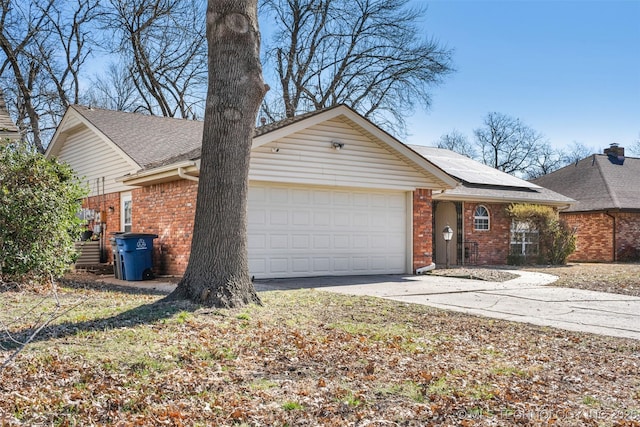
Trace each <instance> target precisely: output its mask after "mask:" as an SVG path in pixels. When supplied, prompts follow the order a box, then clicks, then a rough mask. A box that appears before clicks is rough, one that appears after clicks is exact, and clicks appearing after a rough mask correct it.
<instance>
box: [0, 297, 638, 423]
mask: <svg viewBox="0 0 640 427" xmlns="http://www.w3.org/2000/svg"><path fill="white" fill-rule="evenodd" d="M260 296H261V298H262V300H263V303H264V305H263V306H261V307H258V306H249V307H245V308H243V309H235V310H216V309H206V308H201V307H198V306H194V305H191V304H189V303H180V304H175V303H174V304H168V303H164V302H162V301H161V298H162V296H161V295H153V294H149V293H143V292H142V291H135V290H131V289H119V288H108V287H105V286H104V285H95V286H86V287H65V288H62V289H61V290H60V292H59V301H60V307H61V308H60V309H58V310H60V312H64V308H65V307H68V308H70V310H69V311H68V312H67V313H65V314H64V315H63V316H62V317H60V318H58V319H56V320H55V321H54V322H53V323H52V324H51V325H49V326H48V327H47V328H45V329H44V330H42V331H41V332H40V334H39V335H37V337H36V339H35V340H34V342H32V343H31V344H30V345H29V346H27V347H26V348H25V350H24V351H23V352H21V353H20V354H19V355H18V356H17V357H16V358H15V359H14V360H13V362H12V363H11V364H9V365H8V366H7V367H5V368H4V369H3V370H1V371H0V420H1V423H2V425H7V426H13V425H47V426H48V425H79V426H90V425H122V426H129V425H131V426H133V425H143V426H146V425H149V426H151V425H173V426H182V425H184V426H213V425H220V426H234V425H238V426H298V425H305V426H309V425H310V426H317V425H320V426H344V425H353V426H395V425H402V426H414V425H415V426H423V425H451V426H459V425H463V426H464V425H466V426H473V425H482V426H490V425H496V426H505V425H536V426H537V425H558V426H569V425H571V426H582V425H594V426H600V425H603V426H637V425H640V342H639V341H634V340H625V339H616V338H607V337H601V336H597V335H590V334H580V333H573V332H566V331H561V330H556V329H551V328H541V327H535V326H529V325H525V324H519V323H511V322H505V321H499V320H492V319H486V318H479V317H473V316H468V315H464V314H459V313H452V312H447V311H443V310H437V309H433V308H429V307H424V306H418V305H410V304H404V303H399V302H394V301H386V300H382V299H375V298H368V297H349V296H343V295H337V294H331V293H328V292H322V291H316V290H299V291H286V292H285V291H274V292H265V293H261V294H260ZM44 297H45V296H44V295H42V294H34V293H31V292H26V291H22V292H18V291H15V290H13V291H5V292H2V293H0V298H1V299H2V311H1V312H0V321H1V322H2V325H5V326H7V328H8V331H9V332H10V334H11V337H12V338H14V339H16V340H17V341H20V340H23V339H24V338H25V337H26V336H28V335H29V334H30V332H31V331H33V328H34V327H36V326H37V325H38V322H41V318H38V317H36V315H38V314H40V315H42V314H43V313H46V312H48V311H51V310H54V309H55V308H56V306H55V304H54V302H55V301H54V300H53V299H51V298H45V300H44V302H43V304H42V305H39V306H38V308H37V309H36V310H34V311H32V312H29V311H28V310H29V309H30V308H32V307H34V306H35V305H36V303H38V302H39V301H42V299H43V298H44ZM78 304H79V305H78ZM8 337H9V333H8V332H7V331H2V332H1V335H0V344H1V345H2V349H0V361H4V360H6V359H7V358H8V357H9V355H10V354H11V352H12V351H14V350H15V348H16V344H15V343H14V342H13V341H11V340H9V339H8Z"/></svg>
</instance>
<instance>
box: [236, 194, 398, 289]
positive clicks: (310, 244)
mask: <svg viewBox="0 0 640 427" xmlns="http://www.w3.org/2000/svg"><path fill="white" fill-rule="evenodd" d="M407 204H408V197H407V193H406V192H403V191H384V190H379V191H376V190H358V189H345V188H337V187H324V186H295V185H284V184H275V183H252V185H251V186H250V188H249V212H248V223H249V224H248V226H249V231H248V238H249V239H248V242H249V270H250V273H251V274H252V275H254V276H255V277H256V278H276V277H277V278H281V277H303V276H323V275H359V274H393V273H396V274H401V273H405V272H406V270H407V262H408V260H407V259H408V250H407V245H408V242H407V235H408V233H407V230H408V228H407V218H408V210H407Z"/></svg>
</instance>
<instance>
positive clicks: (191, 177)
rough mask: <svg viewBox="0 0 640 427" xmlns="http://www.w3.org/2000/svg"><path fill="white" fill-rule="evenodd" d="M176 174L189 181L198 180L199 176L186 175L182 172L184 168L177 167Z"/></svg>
mask: <svg viewBox="0 0 640 427" xmlns="http://www.w3.org/2000/svg"><path fill="white" fill-rule="evenodd" d="M178 176H179V177H180V178H182V179H188V180H189V181H195V182H198V181H200V178H198V177H197V176H193V175H187V174H186V173H185V172H184V168H178Z"/></svg>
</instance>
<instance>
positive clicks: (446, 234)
mask: <svg viewBox="0 0 640 427" xmlns="http://www.w3.org/2000/svg"><path fill="white" fill-rule="evenodd" d="M442 237H444V242H445V244H446V248H445V251H446V252H445V259H446V262H447V267H446V268H447V270H448V269H449V242H450V241H451V238H452V237H453V230H452V229H451V227H449V226H448V225H447V226H446V227H445V228H444V230H442Z"/></svg>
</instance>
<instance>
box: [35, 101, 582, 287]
mask: <svg viewBox="0 0 640 427" xmlns="http://www.w3.org/2000/svg"><path fill="white" fill-rule="evenodd" d="M201 138H202V122H198V121H192V120H183V119H172V118H165V117H157V116H147V115H141V114H134V113H125V112H118V111H110V110H103V109H96V108H90V107H83V106H71V107H70V108H69V109H68V111H67V112H66V113H65V115H64V117H63V119H62V121H61V123H60V125H59V127H58V129H57V131H56V133H55V135H54V137H53V140H52V142H51V144H50V145H49V147H48V149H47V152H46V155H47V156H49V157H57V158H58V159H60V160H62V161H64V162H67V163H68V164H70V165H71V166H72V167H73V168H74V169H75V170H76V171H77V173H78V175H79V176H83V177H85V179H86V181H87V184H88V186H89V187H90V190H91V193H90V196H89V197H88V198H87V200H85V201H84V207H85V208H86V211H85V218H87V221H88V222H90V223H91V225H92V226H94V227H97V229H96V231H101V233H100V234H101V235H102V240H101V241H102V242H103V246H104V249H105V250H106V251H107V252H108V251H109V249H110V245H109V244H108V240H107V239H108V238H109V236H110V233H112V232H115V231H136V232H141V233H153V234H157V235H158V236H159V237H158V239H157V240H156V241H155V244H154V265H155V268H156V270H157V273H158V274H168V275H181V274H182V273H183V272H184V271H185V268H186V266H187V263H188V259H189V252H190V248H191V238H192V230H193V220H194V210H195V200H196V195H197V191H198V179H199V168H200V145H201ZM459 166H462V167H461V168H460V167H459ZM521 201H527V202H539V203H545V204H550V205H553V206H557V207H565V206H567V205H568V203H569V202H570V199H569V198H567V197H564V196H560V195H559V194H556V193H553V192H551V191H548V190H545V189H543V188H541V187H539V186H537V185H535V184H532V183H527V182H525V181H522V180H519V179H517V178H514V177H511V176H509V175H507V174H504V173H502V172H499V171H496V170H494V169H491V168H489V167H486V166H483V165H480V164H479V163H477V162H475V161H473V160H470V159H467V158H466V157H463V156H458V155H456V154H455V153H451V152H448V151H446V150H438V149H432V148H428V147H418V146H414V147H409V146H407V145H405V144H403V143H401V142H400V141H398V140H397V139H395V138H394V137H392V136H391V135H389V134H388V133H386V132H384V131H383V130H381V129H380V128H378V127H377V126H375V125H374V124H372V123H371V122H369V121H368V120H366V119H364V118H363V117H362V116H360V115H359V114H358V113H356V112H355V111H353V110H351V109H350V108H348V107H346V106H342V105H341V106H336V107H333V108H329V109H326V110H321V111H316V112H313V113H308V114H305V115H302V116H298V117H295V118H292V119H286V120H284V121H281V122H277V123H270V124H263V125H262V126H260V127H258V128H257V129H256V131H255V136H254V139H253V145H252V152H251V162H250V170H249V201H248V205H249V206H248V209H249V212H248V239H249V241H248V243H249V269H250V272H251V274H252V275H255V276H256V277H257V278H269V277H301V276H320V275H349V274H352V275H355V274H380V273H400V274H404V273H412V272H414V271H415V270H416V269H418V268H422V267H429V266H432V265H433V264H432V263H433V262H434V249H435V250H436V254H435V255H436V258H435V260H436V261H438V262H442V263H444V260H443V259H442V258H443V254H444V252H443V251H444V245H443V244H442V243H443V242H441V241H440V239H439V238H440V237H441V233H440V231H439V230H441V228H442V227H444V225H446V224H450V225H451V226H452V228H454V230H455V232H456V233H457V234H456V239H454V241H452V242H451V246H450V253H456V254H457V255H456V256H455V257H453V256H452V263H453V264H456V263H458V264H463V263H465V262H467V261H468V262H471V261H473V262H478V263H484V264H504V263H505V262H506V259H507V255H508V252H509V249H510V245H511V244H510V239H511V234H510V230H511V224H510V221H509V220H508V218H506V216H505V214H504V207H506V206H508V204H510V203H512V202H521ZM481 208H482V209H484V210H483V211H482V213H483V215H485V217H483V218H479V217H478V216H477V215H475V214H477V213H478V212H480V211H481ZM434 211H435V212H436V216H435V217H434V215H433V212H434ZM474 215H475V217H474ZM482 221H485V222H486V224H485V225H483V226H481V228H480V229H478V227H479V226H477V224H480V223H481V222H482ZM474 224H476V225H474ZM434 230H435V232H434ZM472 244H475V245H476V246H474V247H475V248H477V251H476V253H474V254H471V252H470V251H465V253H464V255H463V248H464V247H465V246H467V247H468V248H469V247H470V246H469V245H472ZM471 255H474V256H473V257H472V256H471ZM106 258H107V259H108V258H109V256H107V257H106ZM441 259H442V260H441Z"/></svg>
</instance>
